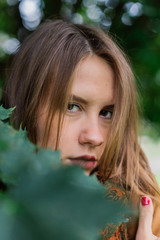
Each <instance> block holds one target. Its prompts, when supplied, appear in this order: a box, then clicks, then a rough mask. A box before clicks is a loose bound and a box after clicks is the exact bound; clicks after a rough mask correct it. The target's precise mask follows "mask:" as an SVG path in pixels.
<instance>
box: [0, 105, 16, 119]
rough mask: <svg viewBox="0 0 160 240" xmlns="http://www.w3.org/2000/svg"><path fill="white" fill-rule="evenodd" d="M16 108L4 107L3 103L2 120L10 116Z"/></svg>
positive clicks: (0, 117)
mask: <svg viewBox="0 0 160 240" xmlns="http://www.w3.org/2000/svg"><path fill="white" fill-rule="evenodd" d="M14 109H15V107H13V108H9V109H4V108H3V107H2V105H1V106H0V120H5V119H7V118H9V117H10V115H11V113H12V111H13V110H14Z"/></svg>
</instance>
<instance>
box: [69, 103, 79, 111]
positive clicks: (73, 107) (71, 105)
mask: <svg viewBox="0 0 160 240" xmlns="http://www.w3.org/2000/svg"><path fill="white" fill-rule="evenodd" d="M79 110H80V107H79V106H78V105H77V104H75V103H68V107H67V111H68V112H77V111H79Z"/></svg>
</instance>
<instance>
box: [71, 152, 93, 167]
mask: <svg viewBox="0 0 160 240" xmlns="http://www.w3.org/2000/svg"><path fill="white" fill-rule="evenodd" d="M68 160H69V161H70V162H71V163H72V164H73V165H80V166H81V167H82V168H84V169H90V168H93V167H94V166H95V164H96V162H97V160H96V158H95V156H91V155H82V156H78V157H69V158H68Z"/></svg>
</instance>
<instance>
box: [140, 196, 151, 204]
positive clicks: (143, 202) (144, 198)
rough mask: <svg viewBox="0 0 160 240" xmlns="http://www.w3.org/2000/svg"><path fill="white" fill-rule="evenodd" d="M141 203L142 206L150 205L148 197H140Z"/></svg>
mask: <svg viewBox="0 0 160 240" xmlns="http://www.w3.org/2000/svg"><path fill="white" fill-rule="evenodd" d="M141 203H142V205H143V206H146V205H149V204H150V199H149V198H148V197H142V198H141Z"/></svg>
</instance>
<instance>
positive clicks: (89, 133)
mask: <svg viewBox="0 0 160 240" xmlns="http://www.w3.org/2000/svg"><path fill="white" fill-rule="evenodd" d="M103 142H104V135H103V134H102V129H101V127H100V126H99V123H98V120H93V119H92V120H90V119H87V120H85V121H84V122H83V123H82V127H81V130H80V134H79V143H80V144H81V145H84V144H85V145H89V146H91V147H97V146H100V145H101V144H102V143H103Z"/></svg>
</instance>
